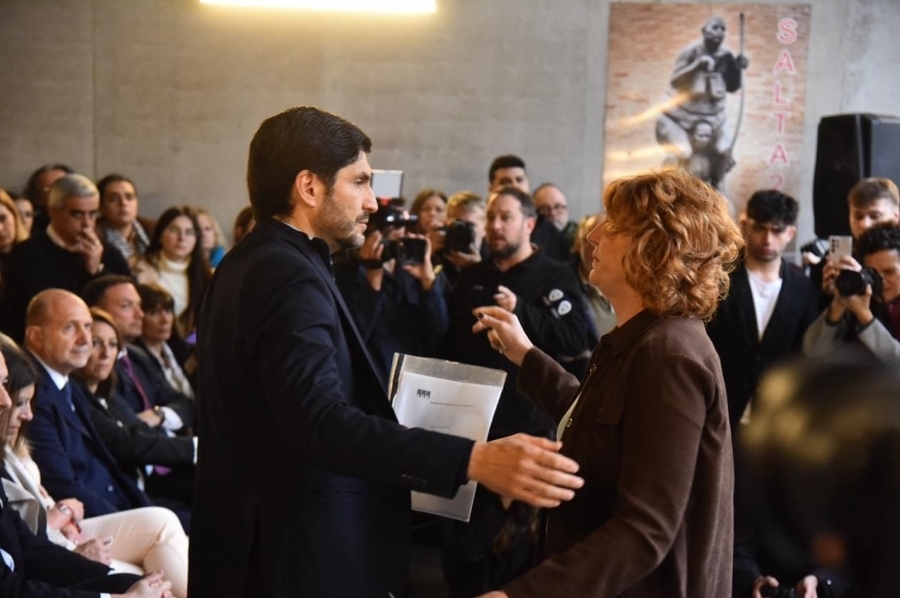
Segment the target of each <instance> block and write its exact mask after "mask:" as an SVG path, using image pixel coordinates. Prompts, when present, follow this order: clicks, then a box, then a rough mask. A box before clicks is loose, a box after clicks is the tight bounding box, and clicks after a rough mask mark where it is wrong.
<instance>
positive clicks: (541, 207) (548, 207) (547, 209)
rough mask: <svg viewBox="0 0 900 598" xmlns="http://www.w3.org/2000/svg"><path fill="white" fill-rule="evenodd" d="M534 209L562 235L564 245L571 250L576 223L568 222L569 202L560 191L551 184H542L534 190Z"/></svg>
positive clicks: (573, 243) (576, 227) (576, 228)
mask: <svg viewBox="0 0 900 598" xmlns="http://www.w3.org/2000/svg"><path fill="white" fill-rule="evenodd" d="M534 207H535V209H537V211H538V214H540V215H541V216H543V217H544V218H546V219H547V220H548V221H549V222H550V223H551V224H552V225H553V226H555V227H556V230H558V231H559V232H561V233H562V236H563V237H564V238H565V240H566V245H567V246H568V247H569V249H570V250H571V248H572V247H573V246H574V245H575V231H576V230H578V223H577V222H575V221H572V220H569V202H568V201H566V196H565V195H564V194H563V192H562V189H560V188H559V187H557V186H556V185H554V184H553V183H544V184H543V185H540V186H539V187H538V188H537V189H535V190H534Z"/></svg>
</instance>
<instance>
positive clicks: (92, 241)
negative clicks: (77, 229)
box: [74, 228, 103, 275]
mask: <svg viewBox="0 0 900 598" xmlns="http://www.w3.org/2000/svg"><path fill="white" fill-rule="evenodd" d="M74 249H75V251H76V252H78V253H80V254H81V257H82V258H83V259H84V269H85V270H87V272H88V274H91V275H93V274H97V273H98V272H100V266H101V264H102V263H103V243H101V242H100V237H98V236H97V233H96V232H95V231H94V229H91V228H89V229H86V230H84V231H82V233H81V234H79V235H78V238H77V239H76V241H75V246H74Z"/></svg>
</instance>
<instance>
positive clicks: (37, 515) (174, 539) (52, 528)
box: [0, 343, 188, 597]
mask: <svg viewBox="0 0 900 598" xmlns="http://www.w3.org/2000/svg"><path fill="white" fill-rule="evenodd" d="M2 353H3V357H4V358H5V360H6V363H7V367H8V370H9V377H8V379H7V384H6V388H7V392H8V393H9V395H10V397H11V398H12V403H13V406H12V408H11V409H7V410H5V411H4V412H3V413H2V415H0V440H2V442H0V449H2V450H3V466H4V470H5V472H4V477H3V487H4V490H5V492H6V495H7V497H8V500H9V506H10V507H12V508H13V509H15V510H16V511H17V512H18V513H19V515H20V516H21V518H22V520H23V521H24V522H25V524H26V525H27V526H28V527H29V528H30V530H31V531H32V532H33V533H35V534H38V535H40V533H41V532H43V531H46V533H47V536H48V538H49V539H50V540H51V541H53V542H54V543H56V544H59V545H62V546H66V547H68V548H69V549H72V550H75V551H76V552H79V553H80V554H82V555H83V556H86V557H87V558H90V559H92V560H95V561H98V562H102V563H104V564H106V565H110V564H111V566H112V567H113V568H114V569H115V570H116V571H119V572H130V573H138V574H140V573H143V571H157V570H162V571H164V572H165V576H166V578H167V579H169V580H170V581H171V582H172V593H173V594H174V595H175V596H177V597H184V596H186V595H187V551H188V539H187V536H185V534H184V531H183V530H182V527H181V524H180V523H179V521H178V518H177V517H176V516H175V514H174V513H172V512H171V511H169V510H168V509H164V508H161V507H145V508H140V509H133V510H130V511H122V512H120V513H113V514H109V515H101V516H99V517H90V518H87V519H83V517H84V508H83V506H82V504H81V502H80V501H78V500H77V499H74V498H65V499H62V500H59V501H54V500H53V498H51V497H50V496H49V495H48V494H47V491H46V490H45V489H44V487H43V486H41V475H40V471H39V470H38V467H37V465H36V464H35V462H34V461H33V460H32V459H31V456H30V452H29V448H28V442H27V440H26V438H25V433H26V430H27V427H28V422H30V421H31V418H32V413H31V399H32V398H33V397H34V389H35V382H36V380H37V374H36V373H35V371H34V368H33V366H32V365H31V363H30V362H29V360H28V358H27V357H25V355H24V354H23V353H22V352H21V351H20V350H19V349H18V348H16V347H14V346H12V345H10V344H7V343H4V344H2ZM39 528H40V529H39ZM44 528H45V529H44Z"/></svg>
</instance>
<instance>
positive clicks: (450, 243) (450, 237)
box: [441, 220, 475, 253]
mask: <svg viewBox="0 0 900 598" xmlns="http://www.w3.org/2000/svg"><path fill="white" fill-rule="evenodd" d="M441 230H443V231H444V234H445V235H446V237H445V238H446V241H445V243H444V246H445V247H446V248H447V249H448V250H450V251H460V252H462V253H469V252H470V251H471V249H472V245H473V244H474V243H475V225H474V224H472V223H471V222H466V221H465V220H454V221H452V222H451V223H450V224H448V225H447V226H444V227H442V228H441Z"/></svg>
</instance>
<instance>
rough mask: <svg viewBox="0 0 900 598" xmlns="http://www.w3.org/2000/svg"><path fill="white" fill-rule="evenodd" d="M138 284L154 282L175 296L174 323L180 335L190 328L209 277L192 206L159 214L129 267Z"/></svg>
mask: <svg viewBox="0 0 900 598" xmlns="http://www.w3.org/2000/svg"><path fill="white" fill-rule="evenodd" d="M131 270H132V272H133V273H134V276H135V278H137V281H138V282H139V283H141V284H152V283H157V284H159V285H160V286H162V287H163V288H164V289H166V290H167V291H168V292H169V293H171V295H172V297H173V298H174V299H175V326H176V327H177V329H178V333H179V335H180V336H181V338H187V337H188V335H189V334H190V333H191V332H192V331H193V330H194V327H195V321H196V318H197V310H198V309H200V301H201V299H203V293H205V292H206V287H207V286H208V285H209V281H210V279H211V278H212V269H211V268H210V266H209V262H208V261H207V259H206V254H205V253H204V250H203V246H202V244H201V243H200V224H199V223H198V221H197V217H196V215H195V214H194V213H193V211H192V208H190V207H188V206H175V207H172V208H169V209H168V210H166V211H165V212H163V213H162V215H160V217H159V220H157V222H156V226H155V227H154V229H153V234H152V235H151V237H150V245H149V246H148V247H147V253H146V254H145V255H144V257H142V258H139V259H138V260H137V261H136V262H134V263H133V264H132V266H131Z"/></svg>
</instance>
